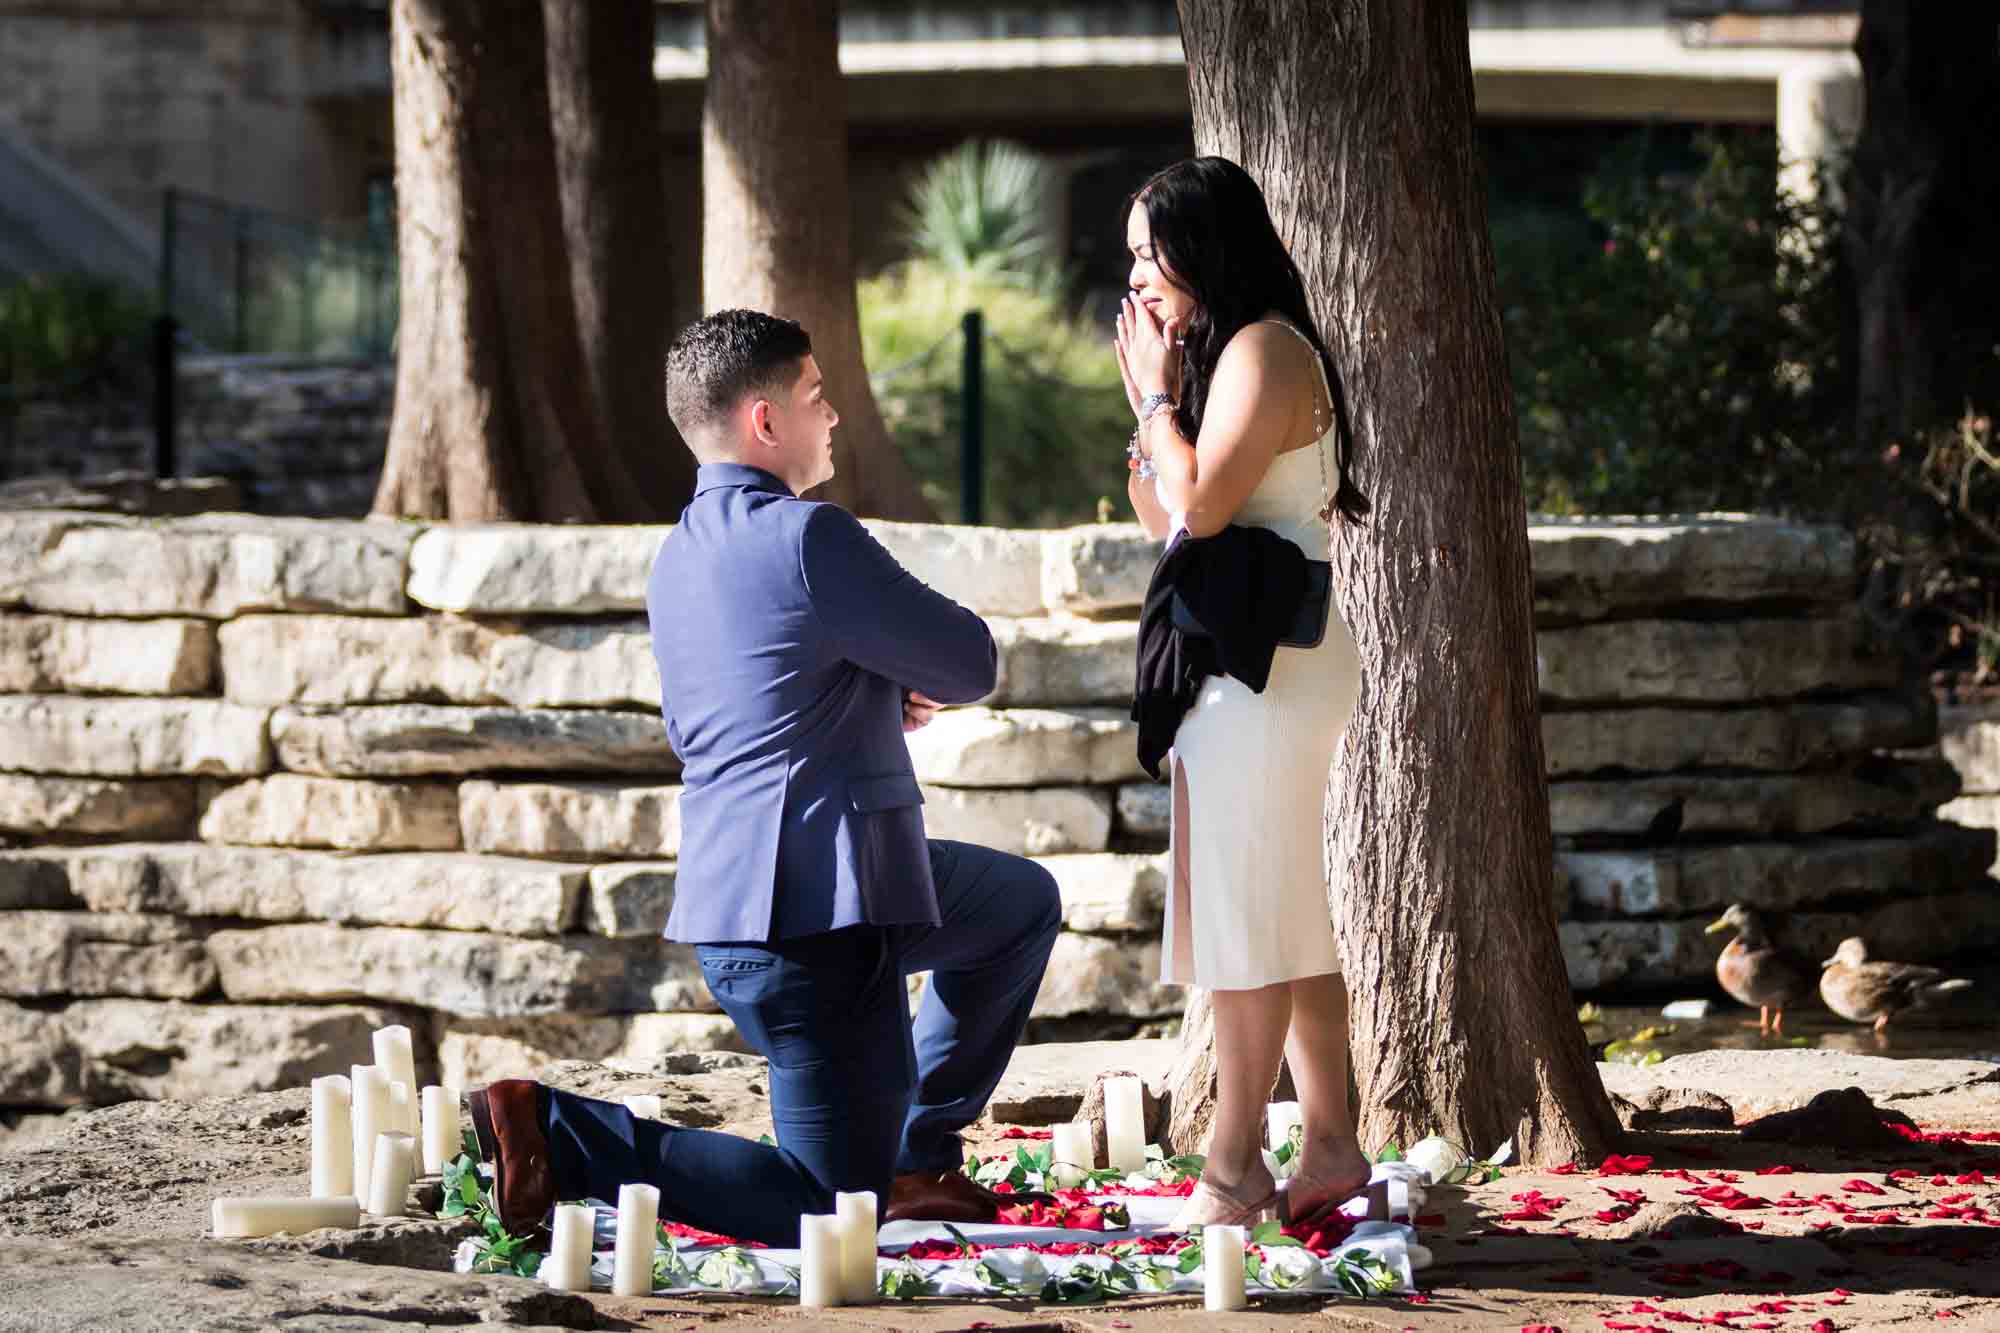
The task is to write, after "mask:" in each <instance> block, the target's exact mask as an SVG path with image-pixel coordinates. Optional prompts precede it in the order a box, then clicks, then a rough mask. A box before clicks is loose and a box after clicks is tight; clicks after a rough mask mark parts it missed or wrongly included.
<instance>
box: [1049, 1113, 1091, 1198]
mask: <svg viewBox="0 0 2000 1333" xmlns="http://www.w3.org/2000/svg"><path fill="white" fill-rule="evenodd" d="M1049 1157H1050V1160H1051V1162H1052V1163H1053V1166H1052V1168H1051V1170H1050V1173H1049V1174H1051V1175H1052V1176H1054V1177H1055V1182H1054V1183H1055V1184H1056V1185H1057V1186H1058V1187H1060V1188H1063V1189H1067V1188H1069V1187H1070V1186H1073V1185H1076V1184H1078V1183H1080V1182H1081V1181H1082V1180H1083V1173H1084V1172H1085V1171H1087V1170H1088V1169H1090V1168H1091V1167H1093V1166H1095V1165H1097V1157H1096V1154H1095V1153H1094V1152H1092V1151H1091V1143H1090V1126H1089V1125H1080V1124H1076V1123H1074V1122H1072V1123H1070V1124H1067V1125H1057V1126H1056V1134H1055V1138H1054V1140H1052V1141H1051V1142H1050V1144H1049Z"/></svg>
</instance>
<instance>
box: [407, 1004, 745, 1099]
mask: <svg viewBox="0 0 2000 1333" xmlns="http://www.w3.org/2000/svg"><path fill="white" fill-rule="evenodd" d="M436 1039H437V1052H438V1068H439V1076H440V1077H441V1078H442V1079H443V1080H444V1082H446V1083H448V1084H450V1085H452V1086H454V1087H460V1088H476V1087H478V1086H480V1085H481V1084H484V1083H490V1082H492V1081H493V1080H495V1079H502V1078H535V1077H537V1076H538V1075H539V1074H540V1073H541V1072H542V1070H543V1069H544V1068H546V1067H547V1066H548V1065H550V1064H553V1063H554V1062H555V1061H557V1060H589V1061H591V1062H592V1063H595V1064H601V1065H609V1066H610V1067H611V1068H613V1069H622V1070H625V1071H627V1072H630V1073H643V1072H646V1071H648V1070H650V1069H652V1068H653V1067H654V1066H655V1065H656V1064H657V1063H658V1061H659V1058H660V1057H661V1056H663V1055H671V1054H674V1053H677V1052H682V1051H747V1050H749V1046H748V1045H746V1044H745V1042H744V1040H743V1036H742V1034H741V1033H739V1032H738V1031H737V1030H736V1024H735V1023H733V1022H731V1021H730V1020H729V1018H728V1017H727V1016H726V1015H723V1014H616V1015H611V1016H605V1017H595V1018H584V1017H577V1016H574V1015H569V1014H551V1015H548V1016H545V1017H540V1018H451V1017H445V1016H442V1015H441V1016H439V1018H438V1019H437V1020H436Z"/></svg>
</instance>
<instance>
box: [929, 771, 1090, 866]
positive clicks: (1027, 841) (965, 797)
mask: <svg viewBox="0 0 2000 1333" xmlns="http://www.w3.org/2000/svg"><path fill="white" fill-rule="evenodd" d="M923 792H924V831H925V832H926V833H928V834H929V835H930V836H931V837H933V838H951V839H955V840H957V841H959V842H974V843H978V844H979V845H980V846H982V847H991V848H993V849H995V850H996V851H1002V852H1012V853H1014V854H1015V855H1016V856H1046V855H1048V854H1050V853H1053V852H1101V851H1103V850H1104V849H1105V847H1107V846H1108V845H1110V839H1111V794H1110V793H1109V792H1107V791H1104V790H1102V789H1098V788H1090V787H1015V788H1005V789H998V790H996V789H992V788H979V787H937V786H925V787H924V789H923Z"/></svg>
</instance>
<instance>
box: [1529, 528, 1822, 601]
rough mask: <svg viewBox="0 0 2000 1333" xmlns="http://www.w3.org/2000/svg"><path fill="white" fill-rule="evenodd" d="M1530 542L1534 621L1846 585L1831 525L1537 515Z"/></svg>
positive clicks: (1794, 594) (1817, 596)
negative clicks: (1533, 587)
mask: <svg viewBox="0 0 2000 1333" xmlns="http://www.w3.org/2000/svg"><path fill="white" fill-rule="evenodd" d="M1528 548H1529V561H1530V563H1531V564H1532V565H1533V566H1534V575H1535V615H1536V618H1537V620H1545V619H1552V618H1562V619H1573V620H1595V619H1597V618H1599V617H1601V616H1604V615H1607V614H1609V613H1611V612H1613V611H1627V612H1629V611H1633V610H1638V609H1642V608H1648V607H1664V606H1678V605H1684V604H1689V603H1701V602H1721V603H1739V604H1746V605H1747V604H1752V603H1756V602H1769V601H1783V602H1799V601H1810V602H1844V601H1847V600H1849V599H1850V598H1851V597H1852V596H1853V592H1854V538H1853V537H1852V536H1851V535H1850V534H1849V533H1847V532H1845V531H1844V530H1842V529H1840V528H1838V527H1834V526H1830V525H1815V524H1807V523H1790V522H1786V521H1783V520H1780V519H1771V518H1752V517H1746V516H1734V515H1712V516H1703V517H1700V518H1678V517H1676V518H1631V519H1579V520H1574V521H1572V520H1564V519H1547V518H1537V519H1535V520H1533V521H1531V522H1530V523H1529V525H1528Z"/></svg>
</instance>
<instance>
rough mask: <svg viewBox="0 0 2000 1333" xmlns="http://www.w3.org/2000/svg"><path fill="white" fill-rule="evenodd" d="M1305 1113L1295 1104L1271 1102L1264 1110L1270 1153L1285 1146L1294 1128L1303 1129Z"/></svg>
mask: <svg viewBox="0 0 2000 1333" xmlns="http://www.w3.org/2000/svg"><path fill="white" fill-rule="evenodd" d="M1305 1123H1306V1113H1305V1111H1304V1109H1303V1108H1301V1107H1300V1106H1299V1104H1298V1103H1297V1102H1272V1103H1271V1104H1270V1105H1269V1106H1267V1107H1265V1108H1264V1125H1265V1127H1266V1128H1267V1129H1268V1130H1269V1131H1270V1138H1271V1144H1270V1146H1271V1151H1272V1152H1276V1151H1278V1149H1280V1148H1282V1147H1284V1146H1285V1141H1286V1140H1287V1139H1289V1138H1291V1137H1292V1130H1293V1128H1294V1127H1297V1128H1299V1129H1304V1128H1305Z"/></svg>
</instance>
